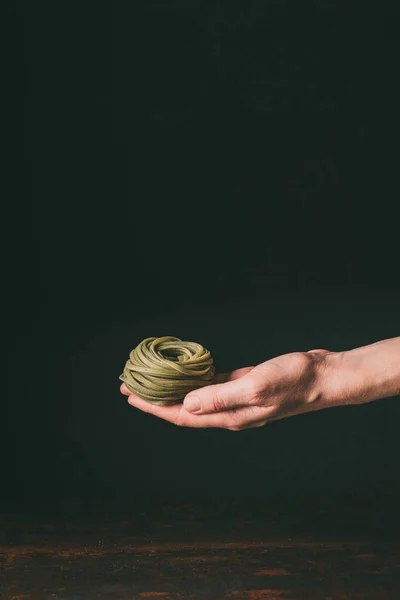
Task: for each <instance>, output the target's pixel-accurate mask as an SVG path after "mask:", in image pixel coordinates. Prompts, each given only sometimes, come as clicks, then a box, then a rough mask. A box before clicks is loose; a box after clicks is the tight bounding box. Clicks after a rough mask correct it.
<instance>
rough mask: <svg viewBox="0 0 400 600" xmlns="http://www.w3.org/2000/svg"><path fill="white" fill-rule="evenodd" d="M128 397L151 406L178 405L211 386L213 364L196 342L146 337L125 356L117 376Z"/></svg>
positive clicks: (209, 355) (173, 338)
mask: <svg viewBox="0 0 400 600" xmlns="http://www.w3.org/2000/svg"><path fill="white" fill-rule="evenodd" d="M119 378H120V379H121V381H123V382H124V383H125V385H126V387H127V388H128V390H129V391H130V392H132V394H136V395H137V396H139V397H140V398H142V399H143V400H147V402H151V403H152V404H159V405H161V406H167V405H170V404H178V403H179V402H182V401H183V399H184V397H185V396H186V394H188V393H189V392H191V391H192V390H195V389H197V388H200V387H204V386H206V385H209V384H210V383H212V381H213V379H214V361H213V359H212V357H211V354H210V352H209V351H208V350H206V349H205V348H203V346H201V344H197V343H196V342H183V341H182V340H180V339H178V338H176V337H171V336H167V337H160V338H155V337H150V338H146V339H145V340H143V341H142V342H140V344H139V345H138V346H136V348H135V349H134V350H132V352H131V353H130V355H129V360H128V361H127V362H126V365H125V368H124V371H123V373H122V375H120V377H119Z"/></svg>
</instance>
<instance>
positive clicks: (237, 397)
mask: <svg viewBox="0 0 400 600" xmlns="http://www.w3.org/2000/svg"><path fill="white" fill-rule="evenodd" d="M331 354H333V353H330V352H329V351H328V350H311V351H309V352H295V353H291V354H285V355H283V356H279V357H278V358H274V359H272V360H269V361H267V362H264V363H262V364H260V365H258V366H256V367H246V368H243V369H238V370H236V371H233V372H232V373H230V374H229V375H219V376H217V378H216V383H215V384H214V385H209V386H207V387H204V388H200V389H198V390H195V391H193V392H191V393H190V394H188V395H187V396H186V398H185V401H184V403H183V404H178V405H174V406H156V405H153V404H150V403H148V402H146V401H145V400H142V399H141V398H139V397H138V396H136V395H134V394H131V392H130V391H129V390H128V389H127V388H126V386H125V384H122V385H121V392H122V393H123V394H125V395H126V396H129V398H128V402H129V404H130V405H131V406H134V407H136V408H139V409H140V410H142V411H144V412H147V413H150V414H152V415H155V416H157V417H160V418H161V419H165V420H166V421H170V422H171V423H174V424H175V425H179V426H183V427H201V428H208V427H220V428H224V429H230V430H232V431H240V430H242V429H247V428H250V427H262V426H263V425H265V424H266V423H270V422H272V421H276V420H277V419H282V418H284V417H288V416H293V415H298V414H301V413H305V412H309V411H312V410H318V409H321V408H326V407H327V406H329V405H330V404H329V401H328V396H327V395H326V394H324V393H323V381H324V373H325V371H326V367H327V359H328V357H329V356H330V355H331ZM196 404H197V410H196Z"/></svg>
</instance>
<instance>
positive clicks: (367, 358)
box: [325, 337, 400, 405]
mask: <svg viewBox="0 0 400 600" xmlns="http://www.w3.org/2000/svg"><path fill="white" fill-rule="evenodd" d="M326 365H327V366H326V372H325V381H326V383H327V387H328V389H329V395H330V399H329V403H330V404H331V405H341V404H361V403H364V402H371V401H372V400H378V399H380V398H388V397H391V396H396V395H398V394H400V337H397V338H393V339H389V340H384V341H381V342H377V343H375V344H371V345H369V346H363V347H361V348H355V349H354V350H349V351H345V352H336V353H332V354H331V355H329V357H327V362H326Z"/></svg>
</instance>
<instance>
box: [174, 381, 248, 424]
mask: <svg viewBox="0 0 400 600" xmlns="http://www.w3.org/2000/svg"><path fill="white" fill-rule="evenodd" d="M250 392H251V387H250V386H249V385H248V379H247V377H246V376H243V377H240V378H239V379H235V380H233V381H228V382H226V383H218V384H216V385H208V386H206V387H203V388H199V389H198V390H194V391H193V392H190V393H189V394H188V395H187V396H186V398H185V401H184V403H183V408H184V409H185V410H187V411H188V412H190V413H195V414H196V415H200V414H208V413H215V412H220V411H225V410H230V409H232V408H237V407H239V406H243V405H245V404H247V403H248V402H249V400H250V395H251V393H250Z"/></svg>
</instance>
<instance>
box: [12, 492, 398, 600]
mask: <svg viewBox="0 0 400 600" xmlns="http://www.w3.org/2000/svg"><path fill="white" fill-rule="evenodd" d="M316 500H318V499H316ZM332 510H333V509H332V508H331V509H330V510H328V511H325V512H324V511H322V512H321V509H319V510H318V509H317V508H314V509H313V511H311V510H310V507H309V510H308V511H307V512H306V513H304V512H303V513H302V511H297V512H296V514H294V513H293V512H292V513H290V512H286V513H285V509H284V508H282V509H281V510H279V508H277V507H275V509H274V510H272V509H271V510H270V511H269V513H268V517H267V518H265V517H264V518H263V516H262V515H261V514H260V512H258V513H257V511H255V512H256V514H255V515H253V516H252V511H251V509H250V508H249V509H248V510H247V512H246V511H245V512H243V511H242V512H240V511H238V514H237V517H236V518H235V516H234V515H232V511H230V513H229V514H228V515H226V516H225V517H224V516H223V510H219V511H217V512H215V513H212V511H209V510H208V511H204V510H202V509H198V508H196V507H195V508H193V507H181V508H180V509H179V510H174V509H172V508H169V509H167V510H164V511H162V510H161V511H160V510H158V511H153V512H152V511H151V510H148V511H146V510H142V511H140V510H139V511H136V512H135V513H134V514H131V515H125V516H124V517H121V518H118V519H117V518H116V517H115V514H114V515H110V514H108V515H101V516H93V515H89V514H87V515H85V516H79V517H76V518H73V519H71V518H69V520H68V521H65V522H64V521H63V519H62V515H58V517H54V516H53V517H52V518H45V517H44V516H43V515H42V516H41V517H40V518H39V517H38V518H36V519H33V518H32V515H31V516H29V517H24V516H21V515H18V516H15V515H14V516H11V517H8V518H6V519H4V521H3V524H2V527H1V531H2V533H1V536H2V538H1V548H0V554H1V556H0V558H1V565H2V566H1V575H0V597H2V598H7V599H9V600H47V599H56V600H61V599H62V600H92V599H95V598H103V599H105V600H108V599H113V600H114V599H121V600H125V599H126V600H128V599H129V600H134V599H136V598H137V599H145V598H148V599H152V598H153V599H155V600H170V599H171V600H172V599H176V600H178V599H179V600H186V599H187V600H189V599H196V598H199V599H200V598H201V599H202V598H207V599H208V600H211V599H225V598H229V599H232V600H267V599H268V600H274V599H277V600H278V599H279V600H281V599H287V600H303V599H304V600H314V599H315V600H378V599H381V598H382V599H385V600H391V599H393V600H399V599H400V543H399V541H398V537H397V536H398V521H396V520H393V518H392V517H394V513H393V515H391V516H390V517H389V518H388V515H387V514H386V513H385V511H384V510H383V512H381V513H380V514H378V515H377V512H376V508H375V510H374V511H373V512H368V511H365V512H364V513H363V514H361V513H360V512H355V511H354V507H353V510H352V511H348V512H347V513H346V514H343V512H340V513H339V514H338V513H337V512H335V511H334V510H333V512H332ZM371 510H372V509H371ZM299 514H303V518H300V517H299ZM368 519H369V520H368Z"/></svg>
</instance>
